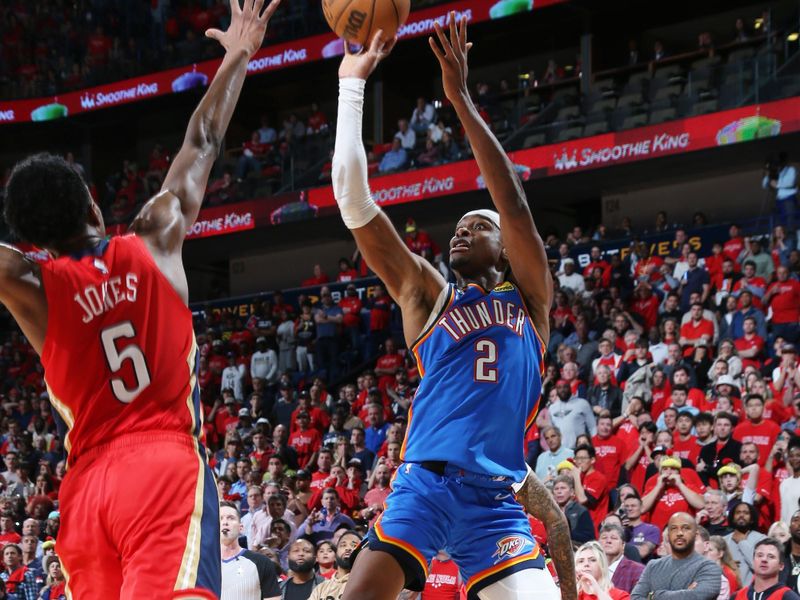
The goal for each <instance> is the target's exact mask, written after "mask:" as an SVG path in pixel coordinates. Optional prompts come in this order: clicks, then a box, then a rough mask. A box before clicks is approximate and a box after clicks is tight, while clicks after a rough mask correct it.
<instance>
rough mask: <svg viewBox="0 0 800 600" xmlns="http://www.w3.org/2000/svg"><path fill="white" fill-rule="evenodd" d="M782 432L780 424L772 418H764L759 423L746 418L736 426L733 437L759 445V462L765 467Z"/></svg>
mask: <svg viewBox="0 0 800 600" xmlns="http://www.w3.org/2000/svg"><path fill="white" fill-rule="evenodd" d="M780 432H781V428H780V425H777V424H776V423H775V421H772V420H770V419H762V420H761V422H760V423H758V424H757V425H756V424H754V423H753V422H752V421H750V420H744V421H742V422H741V423H739V424H738V425H737V426H736V427H735V428H734V430H733V439H735V440H738V441H740V442H742V443H745V442H752V443H754V444H755V445H756V446H758V457H759V458H758V464H759V465H760V466H761V467H762V468H763V467H764V465H766V464H767V459H768V458H769V457H770V454H769V452H770V450H771V449H772V446H773V445H774V444H775V440H777V439H778V435H779V434H780Z"/></svg>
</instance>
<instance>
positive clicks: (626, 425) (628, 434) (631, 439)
mask: <svg viewBox="0 0 800 600" xmlns="http://www.w3.org/2000/svg"><path fill="white" fill-rule="evenodd" d="M617 439H619V440H621V441H622V443H623V445H624V446H625V452H624V453H623V455H622V456H623V461H622V462H623V463H624V462H625V459H626V458H627V457H628V456H630V455H631V454H633V453H634V452H635V451H636V448H637V447H638V446H639V429H638V428H637V427H636V425H634V424H633V423H631V422H630V421H625V422H623V423H622V425H620V426H619V429H617Z"/></svg>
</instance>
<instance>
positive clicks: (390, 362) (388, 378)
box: [375, 352, 403, 391]
mask: <svg viewBox="0 0 800 600" xmlns="http://www.w3.org/2000/svg"><path fill="white" fill-rule="evenodd" d="M402 366H403V357H402V356H400V355H399V354H398V353H397V352H395V353H394V354H384V355H383V356H381V357H380V358H379V359H378V360H377V362H376V363H375V368H376V369H388V370H390V371H391V373H392V374H391V375H381V376H380V378H379V379H378V387H379V388H380V389H381V390H382V391H383V390H386V386H387V385H389V384H390V383H392V382H393V381H394V379H395V378H394V372H395V371H397V369H399V368H400V367H402Z"/></svg>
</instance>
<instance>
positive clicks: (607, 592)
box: [575, 541, 630, 600]
mask: <svg viewBox="0 0 800 600" xmlns="http://www.w3.org/2000/svg"><path fill="white" fill-rule="evenodd" d="M575 575H576V576H577V578H578V600H627V599H628V598H630V594H628V592H623V591H622V590H618V589H617V588H615V587H613V586H612V585H611V576H610V575H609V573H608V560H607V559H606V555H605V553H604V552H603V549H602V548H601V547H600V544H598V543H597V542H594V541H592V542H586V543H585V544H584V545H583V546H581V547H580V548H578V551H577V552H576V553H575Z"/></svg>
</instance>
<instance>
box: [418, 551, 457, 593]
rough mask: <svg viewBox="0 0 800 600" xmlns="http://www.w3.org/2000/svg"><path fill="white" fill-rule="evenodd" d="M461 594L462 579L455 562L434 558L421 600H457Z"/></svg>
mask: <svg viewBox="0 0 800 600" xmlns="http://www.w3.org/2000/svg"><path fill="white" fill-rule="evenodd" d="M460 593H461V577H460V575H459V573H458V565H457V564H456V563H455V561H452V560H447V561H440V560H438V559H436V558H434V559H433V560H432V561H431V566H430V569H429V570H428V579H427V581H425V589H423V590H422V595H421V596H420V600H457V599H458V598H459V597H460Z"/></svg>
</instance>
